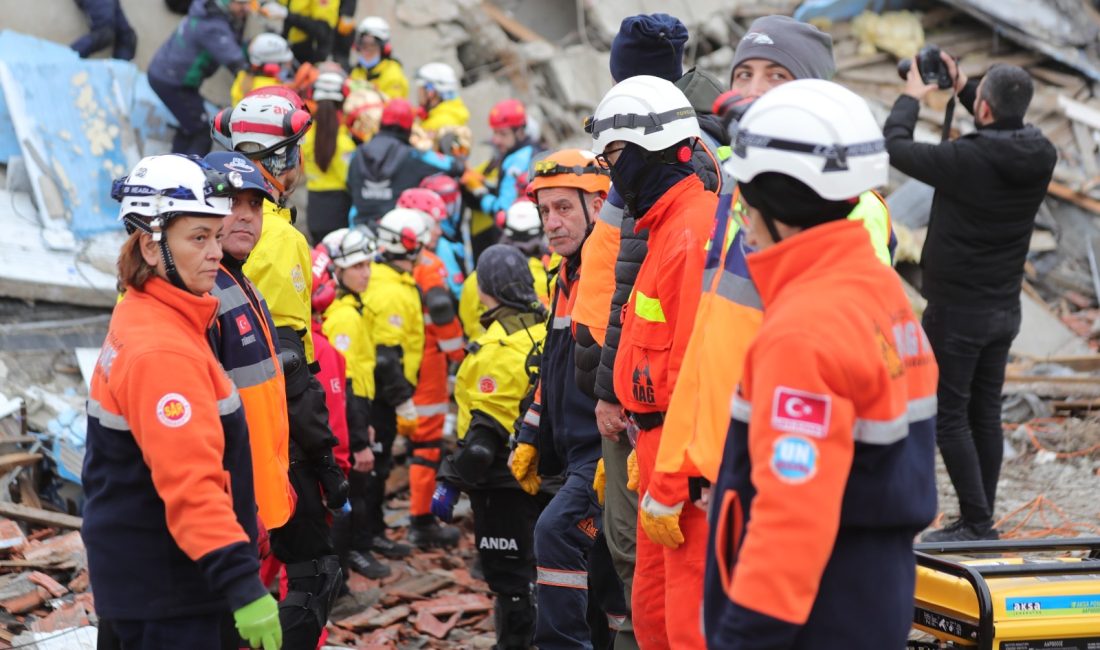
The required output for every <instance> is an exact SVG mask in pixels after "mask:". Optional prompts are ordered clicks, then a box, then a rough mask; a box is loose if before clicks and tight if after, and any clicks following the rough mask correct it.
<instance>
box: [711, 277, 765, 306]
mask: <svg viewBox="0 0 1100 650" xmlns="http://www.w3.org/2000/svg"><path fill="white" fill-rule="evenodd" d="M717 293H718V295H719V296H722V297H723V298H725V299H726V300H729V301H730V302H732V303H736V304H738V305H744V306H745V307H751V308H752V309H763V308H764V303H762V302H761V301H760V294H759V293H757V292H756V285H754V284H753V283H752V280H750V279H748V278H743V277H741V276H739V275H736V274H734V273H730V272H729V271H726V270H723V271H722V277H721V278H719V279H718V291H717Z"/></svg>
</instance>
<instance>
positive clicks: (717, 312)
mask: <svg viewBox="0 0 1100 650" xmlns="http://www.w3.org/2000/svg"><path fill="white" fill-rule="evenodd" d="M749 31H750V32H752V33H755V34H763V35H764V36H766V37H767V38H757V37H754V38H747V37H746V38H744V39H742V40H741V43H740V44H739V45H738V47H737V51H736V53H735V55H734V65H733V68H732V71H731V74H730V77H731V84H732V86H733V89H732V90H731V91H729V92H728V93H726V94H725V95H723V96H722V97H719V99H718V100H717V101H716V104H717V105H719V106H718V107H719V108H720V109H722V110H725V111H726V114H725V115H724V116H723V119H724V121H726V122H731V123H732V122H733V121H736V120H735V115H743V114H744V111H745V110H746V109H747V107H748V106H749V105H751V103H752V102H753V101H755V100H756V99H757V98H759V97H761V96H762V95H764V94H765V93H767V92H769V91H770V90H771V89H773V88H775V87H778V86H779V85H781V84H783V83H786V82H788V81H791V80H794V79H826V80H827V79H829V78H830V77H832V75H833V71H834V70H835V64H834V63H833V53H832V41H831V38H830V37H829V35H828V34H826V33H823V32H821V31H820V30H818V29H817V28H816V27H814V26H812V25H809V24H806V23H801V22H798V21H796V20H793V19H791V18H789V17H787V16H766V17H763V18H759V19H757V20H756V21H754V22H753V24H752V26H751V27H750V30H749ZM722 105H725V107H724V108H723V107H722ZM734 128H735V127H733V126H731V130H732V129H734ZM731 206H732V209H731ZM731 213H732V215H733V216H731ZM743 213H744V208H743V205H742V204H741V202H740V197H739V195H737V196H733V197H730V198H726V197H722V200H721V201H720V202H719V206H718V212H717V214H716V215H715V224H714V229H713V234H712V235H711V239H710V242H709V244H708V245H707V251H708V252H707V261H706V270H705V273H704V278H705V280H704V287H703V288H704V293H703V295H702V297H701V298H700V300H699V308H698V310H697V312H696V316H695V323H696V325H695V331H694V332H692V335H691V340H690V342H689V343H688V348H687V351H686V352H685V353H684V360H683V363H682V365H681V367H680V375H679V378H678V379H677V382H676V387H675V389H674V390H673V394H672V401H671V402H670V404H669V409H668V413H667V415H666V418H665V424H666V431H667V433H666V434H665V435H663V436H662V437H661V448H660V450H659V451H658V455H657V470H658V471H662V472H679V471H689V472H691V473H692V474H698V475H701V477H702V480H701V481H699V487H698V489H697V490H695V491H696V492H698V493H699V495H700V496H701V495H702V493H703V491H704V488H703V486H704V485H705V484H707V483H711V482H713V481H714V480H716V479H717V476H718V464H719V462H720V461H721V458H722V453H721V450H722V448H723V446H724V444H725V439H726V432H727V431H728V429H729V423H728V420H729V418H728V415H729V414H728V410H729V396H730V395H731V394H732V393H733V391H734V389H735V388H736V386H737V382H738V380H739V379H740V377H741V369H742V368H743V363H742V361H741V360H742V359H743V358H744V355H745V351H746V350H747V349H748V345H749V343H751V342H752V339H753V338H754V337H755V336H756V332H757V330H758V329H759V326H760V321H761V313H760V298H759V295H758V293H757V291H756V288H755V286H754V285H753V283H752V279H751V278H750V277H749V273H748V268H747V266H746V265H745V254H746V252H748V251H749V250H750V249H748V247H747V245H746V244H745V235H744V232H743V230H742V228H741V217H740V216H739V215H742V214H743ZM848 218H849V219H852V220H855V221H860V222H861V223H862V224H863V226H864V228H865V229H866V230H867V232H868V236H869V238H870V240H871V243H872V246H873V247H874V249H875V252H876V254H877V255H878V257H879V259H880V260H881V261H882V262H883V263H884V264H887V265H889V264H890V262H891V250H892V248H891V244H892V241H893V238H892V233H891V228H890V214H889V210H888V209H887V208H886V204H885V202H884V201H883V200H882V197H881V196H879V195H878V194H876V193H875V192H874V191H867V192H864V193H863V194H862V195H861V197H860V201H859V203H858V204H856V206H855V208H854V209H853V210H852V211H851V213H850V214H849V215H848ZM715 323H720V324H721V325H720V326H715ZM715 349H721V350H722V351H723V353H724V354H722V355H716V354H714V350H715Z"/></svg>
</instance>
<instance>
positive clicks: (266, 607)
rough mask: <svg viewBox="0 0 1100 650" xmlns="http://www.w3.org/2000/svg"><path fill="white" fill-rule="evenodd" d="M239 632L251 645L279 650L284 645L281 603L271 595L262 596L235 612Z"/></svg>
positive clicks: (266, 649)
mask: <svg viewBox="0 0 1100 650" xmlns="http://www.w3.org/2000/svg"><path fill="white" fill-rule="evenodd" d="M233 621H234V622H235V623H236V624H237V632H238V633H239V634H240V635H241V638H242V639H244V640H245V641H248V645H249V647H252V648H263V650H279V648H282V647H283V628H282V627H280V625H279V604H278V603H276V602H275V599H274V598H272V597H271V596H270V595H267V596H261V597H260V598H257V599H256V600H254V601H252V602H251V603H248V604H247V605H245V606H244V607H242V608H240V609H238V610H237V611H235V612H233Z"/></svg>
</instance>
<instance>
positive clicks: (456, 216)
mask: <svg viewBox="0 0 1100 650" xmlns="http://www.w3.org/2000/svg"><path fill="white" fill-rule="evenodd" d="M420 187H423V188H424V189H426V190H431V191H433V192H435V193H436V194H437V195H439V198H441V199H443V204H444V205H445V206H446V209H447V214H446V216H445V217H444V219H443V221H440V222H439V227H440V229H441V230H442V233H443V236H442V237H441V238H440V239H439V241H438V242H437V243H436V245H435V254H436V255H438V256H439V259H441V260H443V265H444V266H446V267H447V287H448V288H449V289H450V290H451V294H452V295H454V297H455V299H456V300H457V299H458V297H459V295H461V293H462V283H463V282H464V281H465V280H466V275H467V274H468V273H469V272H470V268H469V264H470V262H471V260H470V257H471V255H469V254H468V253H467V252H466V244H465V241H464V240H463V237H464V236H466V235H467V233H468V231H466V230H465V229H464V228H463V225H462V189H461V188H460V187H459V185H458V181H456V180H455V179H453V178H451V177H450V176H447V175H446V174H432V175H431V176H429V177H427V178H425V179H424V180H422V181H420Z"/></svg>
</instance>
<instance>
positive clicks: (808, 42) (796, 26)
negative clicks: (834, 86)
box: [730, 16, 836, 81]
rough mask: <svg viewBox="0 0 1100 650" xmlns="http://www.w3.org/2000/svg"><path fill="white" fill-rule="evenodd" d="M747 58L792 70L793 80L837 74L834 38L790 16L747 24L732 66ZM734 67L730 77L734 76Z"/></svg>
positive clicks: (820, 77)
mask: <svg viewBox="0 0 1100 650" xmlns="http://www.w3.org/2000/svg"><path fill="white" fill-rule="evenodd" d="M749 59H766V60H768V61H773V62H775V63H778V64H779V65H781V66H783V67H784V68H786V69H788V70H790V71H791V74H793V75H794V78H795V79H825V80H826V81H828V80H831V79H832V78H833V75H834V74H836V62H835V61H833V37H832V36H830V35H828V34H826V33H825V32H823V31H821V30H820V29H818V28H816V27H814V26H813V25H811V24H809V23H803V22H799V21H797V20H795V19H794V18H791V17H789V16H764V17H762V18H757V19H756V20H754V21H753V23H752V25H750V26H749V31H748V32H747V33H746V34H745V37H744V38H742V39H741V42H740V43H738V44H737V51H736V52H735V53H734V55H733V69H736V68H737V66H738V65H740V64H741V63H742V62H743V61H747V60H749ZM733 69H731V70H730V78H731V79H732V78H733Z"/></svg>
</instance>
